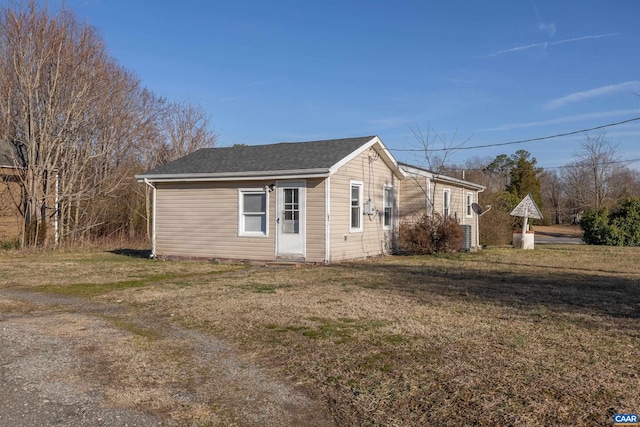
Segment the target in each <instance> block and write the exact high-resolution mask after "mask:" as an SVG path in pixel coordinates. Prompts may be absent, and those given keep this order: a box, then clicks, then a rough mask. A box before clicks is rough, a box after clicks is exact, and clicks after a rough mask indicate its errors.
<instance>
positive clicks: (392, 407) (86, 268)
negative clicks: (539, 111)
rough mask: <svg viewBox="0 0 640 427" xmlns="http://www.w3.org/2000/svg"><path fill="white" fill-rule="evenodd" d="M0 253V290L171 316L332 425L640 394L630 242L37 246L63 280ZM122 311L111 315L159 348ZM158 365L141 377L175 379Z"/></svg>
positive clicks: (601, 401) (532, 421) (585, 409)
mask: <svg viewBox="0 0 640 427" xmlns="http://www.w3.org/2000/svg"><path fill="white" fill-rule="evenodd" d="M10 256H11V257H13V258H12V260H13V261H15V263H14V262H12V263H10V264H11V265H7V263H0V288H1V287H3V286H4V287H11V286H15V285H12V283H13V282H12V281H14V280H15V278H16V277H21V278H24V279H25V282H27V283H29V284H30V285H23V286H34V287H36V288H38V289H41V290H43V291H47V292H65V291H64V289H67V290H68V291H67V292H71V293H70V294H71V295H76V296H88V297H92V296H97V295H102V294H105V292H106V293H112V292H114V293H113V294H112V295H108V296H107V297H105V299H108V298H113V295H116V296H117V297H118V298H120V297H122V298H123V299H126V301H127V302H128V303H129V304H130V305H129V307H131V309H132V310H140V316H143V315H144V314H148V313H156V314H157V315H162V316H166V314H167V313H171V314H175V317H173V318H174V319H177V320H178V321H180V322H181V323H182V324H183V325H184V326H185V327H188V328H193V329H197V330H199V331H200V332H203V333H212V331H213V332H215V335H216V337H221V338H224V339H225V340H226V341H228V342H231V343H233V344H234V345H235V346H236V347H237V348H239V349H240V350H241V351H243V352H244V354H246V355H250V357H251V358H252V360H253V361H256V362H258V363H259V364H261V365H262V366H265V367H267V368H269V371H270V372H271V373H273V375H276V376H278V377H280V378H283V379H291V378H295V381H296V383H297V384H299V385H301V386H303V387H304V388H305V389H307V390H310V393H311V394H312V396H313V397H315V398H316V399H320V400H321V401H323V402H325V403H326V404H327V405H328V406H330V410H331V413H332V414H333V416H334V418H335V421H336V423H337V424H338V425H513V426H537V425H601V426H609V425H611V424H612V420H611V414H612V413H615V412H633V413H635V412H637V411H638V408H640V374H638V373H639V372H640V358H639V357H638V352H639V351H640V333H639V332H638V331H640V248H613V247H612V248H609V247H607V248H604V247H590V246H543V247H542V246H541V247H538V248H536V249H535V250H534V251H519V250H513V249H510V248H509V249H507V248H496V249H489V250H484V251H481V252H478V253H467V254H456V255H446V256H421V257H386V258H381V259H376V260H374V261H368V262H354V263H346V264H337V265H331V266H322V267H302V268H304V270H303V271H304V274H301V270H300V269H286V268H278V267H267V268H261V269H258V270H256V269H253V270H250V271H247V272H246V273H244V272H240V273H239V274H233V275H220V274H217V271H218V270H217V267H218V266H215V267H214V270H216V271H212V266H211V264H207V265H206V268H204V267H202V265H201V264H198V263H175V264H172V263H167V264H164V263H158V262H154V261H148V260H142V259H134V258H127V260H128V261H131V262H130V263H124V262H122V260H121V258H123V257H120V258H111V257H114V255H110V256H103V255H100V256H97V255H90V256H85V255H82V254H80V255H78V257H80V258H81V259H82V260H81V261H79V262H76V261H74V259H73V256H70V255H68V256H67V258H65V257H64V256H61V257H55V256H54V257H51V258H50V259H48V260H46V261H47V262H50V263H52V264H53V265H58V266H61V265H64V268H65V270H66V271H67V275H68V277H70V278H71V280H64V279H61V278H60V277H58V278H59V283H54V284H51V283H44V284H43V283H41V284H39V285H37V286H36V285H33V283H37V281H38V280H39V279H37V278H36V277H39V278H40V279H41V278H42V277H43V276H44V273H43V272H42V271H41V270H42V268H44V269H46V268H50V267H45V266H44V265H45V264H46V263H45V260H42V259H37V258H36V259H30V258H20V257H19V256H14V255H10ZM92 258H95V259H96V262H95V263H92V262H90V261H89V260H90V259H92ZM18 266H19V267H18ZM223 267H224V266H220V268H223ZM156 268H162V271H156V270H155V269H156ZM225 268H226V267H225ZM52 271H53V273H54V275H55V274H59V273H58V267H56V268H53V269H52ZM224 271H229V270H224ZM107 272H108V273H107ZM85 273H86V276H85V279H84V280H81V279H80V277H82V276H83V274H85ZM100 274H104V275H105V276H106V277H104V278H101V280H98V279H97V277H98V276H99V275H100ZM191 275H192V276H191ZM86 277H90V278H92V279H91V280H87V279H86ZM159 284H162V285H163V286H154V285H159ZM165 284H167V286H165ZM43 285H44V286H43ZM51 285H53V287H47V286H51ZM90 285H91V286H95V288H92V287H91V286H90ZM85 288H89V289H90V290H86V289H85ZM116 290H117V293H115V291H116ZM83 292H86V293H83ZM129 315H133V316H135V312H134V313H133V314H131V313H130V314H129ZM137 325H139V322H138V321H137V320H136V319H135V318H132V319H127V320H126V321H125V322H124V323H122V324H117V325H116V326H118V327H119V328H120V329H123V330H127V331H129V332H131V333H132V334H134V335H135V336H140V337H142V338H144V340H145V341H144V342H146V343H150V344H149V345H150V346H151V347H154V346H156V347H158V348H160V347H161V346H160V344H158V342H159V341H162V340H158V339H157V338H156V337H155V336H154V335H153V333H151V334H150V335H148V336H147V335H146V334H149V332H148V331H147V330H146V329H145V328H139V327H138V326H137ZM156 344H157V345H156ZM154 348H155V347H154ZM154 360H155V359H154ZM167 363H168V362H167ZM149 366H151V365H149V364H147V365H146V367H145V369H152V368H150V367H149ZM158 369H159V368H158ZM145 372H146V371H145ZM163 372H164V371H161V370H158V371H155V370H154V371H153V374H154V378H156V382H157V383H162V382H163V381H166V382H172V383H174V384H180V381H181V379H180V377H179V375H174V376H171V375H169V374H165V373H163ZM163 375H168V378H164V377H163ZM203 384H204V383H202V384H200V383H197V382H196V384H195V385H193V384H191V385H190V387H203V386H204V385H203ZM229 387H231V388H232V387H233V385H229ZM222 391H224V390H222ZM167 410H168V412H169V411H170V409H167ZM208 416H209V417H210V418H206V417H205V418H202V419H200V418H199V419H198V420H197V423H199V424H205V425H206V423H207V422H208V421H207V420H209V421H211V420H213V419H214V418H212V416H211V415H208ZM186 420H189V421H194V419H189V418H188V417H187V418H186ZM197 423H196V424H197ZM212 423H213V422H212Z"/></svg>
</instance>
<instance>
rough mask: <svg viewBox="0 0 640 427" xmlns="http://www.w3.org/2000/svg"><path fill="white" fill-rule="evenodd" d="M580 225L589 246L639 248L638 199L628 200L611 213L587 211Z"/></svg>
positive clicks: (639, 205) (602, 210)
mask: <svg viewBox="0 0 640 427" xmlns="http://www.w3.org/2000/svg"><path fill="white" fill-rule="evenodd" d="M580 225H581V227H582V230H583V231H584V234H583V236H582V240H584V242H585V243H587V244H589V245H607V246H640V199H628V200H626V201H625V202H624V203H623V204H622V205H621V206H620V208H619V209H617V210H616V211H613V212H609V210H608V209H606V208H604V209H600V210H597V211H596V210H588V211H587V212H585V214H584V215H583V216H582V220H581V222H580Z"/></svg>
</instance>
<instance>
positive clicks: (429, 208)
mask: <svg viewBox="0 0 640 427" xmlns="http://www.w3.org/2000/svg"><path fill="white" fill-rule="evenodd" d="M425 179H426V188H427V197H426V198H425V199H426V201H427V206H426V209H427V211H426V212H427V216H431V215H433V207H434V206H433V204H432V203H431V180H430V179H429V178H425ZM433 192H434V194H433V198H434V199H435V197H436V195H435V189H434V190H433Z"/></svg>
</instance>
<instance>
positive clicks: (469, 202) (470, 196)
mask: <svg viewBox="0 0 640 427" xmlns="http://www.w3.org/2000/svg"><path fill="white" fill-rule="evenodd" d="M472 204H473V193H467V216H468V217H471V213H472V212H473V210H472V208H471V205H472Z"/></svg>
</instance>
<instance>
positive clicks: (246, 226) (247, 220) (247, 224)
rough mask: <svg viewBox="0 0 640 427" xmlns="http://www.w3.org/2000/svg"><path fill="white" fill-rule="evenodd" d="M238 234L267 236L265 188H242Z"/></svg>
mask: <svg viewBox="0 0 640 427" xmlns="http://www.w3.org/2000/svg"><path fill="white" fill-rule="evenodd" d="M239 202H240V206H239V212H240V215H239V217H240V218H239V219H240V221H239V224H238V234H239V235H241V236H266V235H267V234H268V231H267V192H266V191H264V190H240V201H239Z"/></svg>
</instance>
